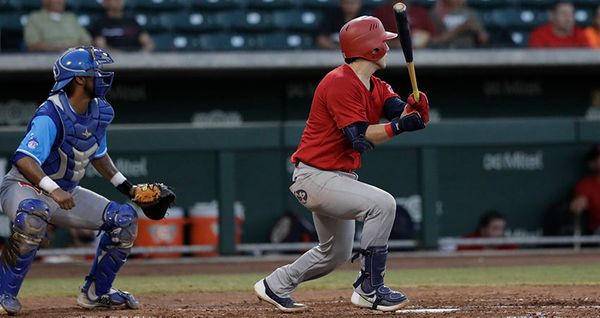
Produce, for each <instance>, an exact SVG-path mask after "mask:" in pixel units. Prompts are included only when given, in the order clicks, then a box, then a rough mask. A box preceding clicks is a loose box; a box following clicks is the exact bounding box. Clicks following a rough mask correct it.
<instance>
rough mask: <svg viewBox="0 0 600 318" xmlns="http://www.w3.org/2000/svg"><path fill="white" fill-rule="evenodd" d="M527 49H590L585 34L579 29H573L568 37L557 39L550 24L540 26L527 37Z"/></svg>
mask: <svg viewBox="0 0 600 318" xmlns="http://www.w3.org/2000/svg"><path fill="white" fill-rule="evenodd" d="M529 47H531V48H569V47H573V48H575V47H590V44H589V43H588V40H587V37H586V36H585V32H583V30H582V29H581V28H578V27H575V28H573V33H571V35H570V36H566V37H558V36H556V34H554V30H553V29H552V24H550V23H548V24H545V25H542V26H540V27H538V28H536V29H535V30H533V32H531V36H530V37H529Z"/></svg>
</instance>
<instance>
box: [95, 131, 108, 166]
mask: <svg viewBox="0 0 600 318" xmlns="http://www.w3.org/2000/svg"><path fill="white" fill-rule="evenodd" d="M106 153H108V148H107V147H106V132H105V133H104V136H103V137H102V140H100V145H99V146H98V150H96V154H95V155H94V156H93V157H92V160H94V159H98V158H102V157H104V156H106Z"/></svg>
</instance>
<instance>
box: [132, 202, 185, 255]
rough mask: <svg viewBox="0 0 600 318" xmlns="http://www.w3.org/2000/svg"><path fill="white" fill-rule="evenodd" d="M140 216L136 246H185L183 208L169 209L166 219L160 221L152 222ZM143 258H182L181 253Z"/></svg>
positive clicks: (141, 214) (142, 214)
mask: <svg viewBox="0 0 600 318" xmlns="http://www.w3.org/2000/svg"><path fill="white" fill-rule="evenodd" d="M138 216H139V218H138V236H137V239H136V240H135V246H139V247H158V246H180V245H183V227H184V226H185V223H186V220H185V218H184V215H183V209H182V208H180V207H172V208H169V210H168V211H167V215H166V216H165V218H164V219H162V220H160V221H154V220H150V219H148V218H147V217H146V216H145V215H144V213H139V214H138ZM143 256H145V257H150V258H176V257H180V256H181V253H152V254H145V255H143Z"/></svg>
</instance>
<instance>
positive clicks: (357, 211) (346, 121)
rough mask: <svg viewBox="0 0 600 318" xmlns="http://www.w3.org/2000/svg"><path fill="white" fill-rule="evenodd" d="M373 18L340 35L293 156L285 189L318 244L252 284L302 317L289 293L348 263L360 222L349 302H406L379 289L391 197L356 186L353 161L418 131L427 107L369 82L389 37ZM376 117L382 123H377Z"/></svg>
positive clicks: (387, 306) (379, 305)
mask: <svg viewBox="0 0 600 318" xmlns="http://www.w3.org/2000/svg"><path fill="white" fill-rule="evenodd" d="M396 36H397V35H396V34H395V33H390V32H386V31H385V30H384V28H383V25H382V23H381V21H379V20H378V19H377V18H375V17H370V16H362V17H358V18H356V19H353V20H351V21H349V22H348V23H346V24H345V25H344V26H343V27H342V29H341V30H340V46H341V50H342V53H343V56H344V58H345V62H346V64H345V65H342V66H339V67H337V68H336V69H334V70H333V71H331V72H329V74H327V75H326V76H325V78H323V80H322V81H321V82H320V84H319V85H318V87H317V89H316V91H315V95H314V98H313V101H312V106H311V109H310V114H309V117H308V121H307V122H306V128H305V129H304V133H303V135H302V139H301V141H300V145H299V146H298V149H297V151H296V152H295V153H294V154H293V155H292V162H293V163H294V164H295V165H296V169H295V171H294V173H293V177H292V178H293V179H292V182H293V183H292V185H291V187H290V191H291V192H292V193H293V194H294V195H295V196H296V197H297V198H298V201H299V202H300V203H301V204H302V205H304V206H305V207H306V208H307V209H309V210H311V211H312V212H313V219H314V223H315V227H316V229H317V233H318V236H319V245H318V246H316V247H314V248H312V249H311V250H310V251H308V252H306V253H305V254H304V255H302V256H300V258H298V259H297V260H296V261H295V262H294V263H292V264H289V265H285V266H283V267H280V268H278V269H276V270H275V271H274V272H273V273H271V274H270V275H269V276H267V277H266V278H265V279H262V280H260V281H259V282H257V283H256V284H255V285H254V290H255V292H256V294H257V295H258V297H259V298H260V299H261V300H264V301H266V302H268V303H270V304H273V305H274V306H276V307H277V308H278V309H280V310H281V311H284V312H294V311H303V310H305V309H306V306H304V305H303V304H300V303H296V302H295V301H294V300H292V298H291V297H290V294H291V293H292V292H293V291H294V290H295V289H296V287H297V286H298V285H299V284H300V283H302V282H305V281H308V280H311V279H316V278H319V277H321V276H324V275H327V274H328V273H330V272H331V271H333V270H334V269H335V268H336V267H338V266H340V265H341V264H343V263H345V262H346V261H347V260H348V259H350V257H351V254H352V244H353V238H354V228H355V226H354V223H355V220H358V221H361V222H364V227H363V233H362V238H361V242H360V245H361V246H360V250H359V252H358V253H357V254H355V256H354V257H353V258H352V259H353V260H354V259H355V258H359V257H361V261H362V262H361V263H362V266H361V270H360V274H359V276H358V278H357V279H356V281H355V282H354V284H353V286H354V292H353V294H352V297H351V301H352V303H353V304H354V305H357V306H359V307H367V308H372V309H375V310H380V311H394V310H397V309H398V308H401V307H403V306H405V305H406V304H407V302H408V300H407V298H406V296H404V295H403V294H402V293H400V292H397V291H394V290H392V289H390V288H388V287H387V286H385V285H384V279H383V275H384V271H385V264H386V259H387V253H388V250H387V242H388V238H389V235H390V232H391V229H392V225H393V223H394V218H395V212H396V201H395V199H394V197H393V196H392V195H390V194H389V193H387V192H385V191H384V190H381V189H379V188H377V187H374V186H372V185H369V184H366V183H363V182H360V181H358V176H357V175H356V174H355V173H354V171H356V170H357V169H358V168H360V161H361V155H362V154H364V153H365V152H367V151H370V150H373V149H374V148H375V145H377V144H381V143H383V142H385V141H387V140H389V139H390V138H392V137H394V136H396V135H399V134H401V133H405V132H410V131H415V130H419V129H423V128H425V124H426V123H427V122H428V121H429V104H428V101H427V97H426V96H425V94H422V93H420V99H419V102H416V101H415V98H414V96H412V95H411V96H409V98H408V99H407V102H406V103H405V102H404V101H402V100H401V99H400V97H399V96H398V95H397V94H396V93H394V91H393V90H392V88H391V87H390V85H388V84H387V83H385V82H384V81H382V80H380V79H379V78H377V77H375V76H373V74H374V73H375V72H376V71H377V70H380V69H384V68H385V67H386V55H387V52H388V50H389V47H388V45H387V44H386V41H389V40H391V39H393V38H395V37H396ZM382 118H385V119H387V120H388V121H389V122H387V123H384V124H380V120H381V119H382Z"/></svg>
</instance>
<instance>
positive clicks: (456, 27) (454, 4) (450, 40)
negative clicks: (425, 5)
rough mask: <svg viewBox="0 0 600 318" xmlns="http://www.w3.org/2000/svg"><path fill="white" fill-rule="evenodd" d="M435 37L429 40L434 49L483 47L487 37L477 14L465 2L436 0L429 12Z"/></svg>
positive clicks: (463, 0)
mask: <svg viewBox="0 0 600 318" xmlns="http://www.w3.org/2000/svg"><path fill="white" fill-rule="evenodd" d="M431 18H432V20H433V23H434V25H435V28H436V32H437V35H436V36H434V37H433V38H432V39H431V42H430V46H431V47H435V48H452V49H464V48H474V47H478V46H485V45H486V44H487V43H488V41H489V35H488V33H487V31H486V30H485V29H484V27H483V25H482V23H481V21H480V19H479V15H478V14H477V12H476V11H475V10H473V9H471V8H469V7H468V6H467V4H466V0H438V2H437V3H436V5H435V7H433V9H432V10H431Z"/></svg>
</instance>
